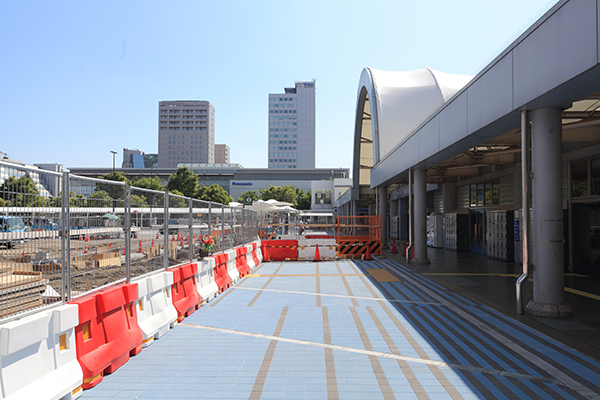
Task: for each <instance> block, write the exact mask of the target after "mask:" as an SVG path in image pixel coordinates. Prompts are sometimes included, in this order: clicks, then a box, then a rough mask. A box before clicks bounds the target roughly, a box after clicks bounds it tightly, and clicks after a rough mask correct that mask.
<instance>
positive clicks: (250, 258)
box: [245, 243, 256, 271]
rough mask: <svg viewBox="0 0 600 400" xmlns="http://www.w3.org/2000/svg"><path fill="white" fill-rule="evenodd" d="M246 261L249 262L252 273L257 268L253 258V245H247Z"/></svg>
mask: <svg viewBox="0 0 600 400" xmlns="http://www.w3.org/2000/svg"><path fill="white" fill-rule="evenodd" d="M245 247H246V251H247V253H246V261H247V262H248V267H249V268H250V271H252V270H253V269H254V268H256V263H255V262H254V257H253V256H252V252H253V250H252V243H250V244H247V245H246V246H245Z"/></svg>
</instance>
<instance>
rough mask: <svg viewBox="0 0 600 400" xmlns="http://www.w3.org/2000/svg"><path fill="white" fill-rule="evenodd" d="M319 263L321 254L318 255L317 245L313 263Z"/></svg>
mask: <svg viewBox="0 0 600 400" xmlns="http://www.w3.org/2000/svg"><path fill="white" fill-rule="evenodd" d="M319 261H321V254H319V244H318V243H317V249H316V250H315V262H319Z"/></svg>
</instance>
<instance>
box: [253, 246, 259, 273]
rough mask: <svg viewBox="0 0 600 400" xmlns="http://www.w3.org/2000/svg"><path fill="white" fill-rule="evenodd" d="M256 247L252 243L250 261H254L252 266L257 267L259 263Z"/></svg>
mask: <svg viewBox="0 0 600 400" xmlns="http://www.w3.org/2000/svg"><path fill="white" fill-rule="evenodd" d="M257 247H258V245H257V244H256V243H252V259H253V260H254V265H255V266H257V267H258V264H260V261H259V260H258V255H256V249H257Z"/></svg>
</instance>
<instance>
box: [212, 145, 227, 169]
mask: <svg viewBox="0 0 600 400" xmlns="http://www.w3.org/2000/svg"><path fill="white" fill-rule="evenodd" d="M230 154H231V153H230V150H229V146H227V145H226V144H215V164H229V161H230V157H229V155H230Z"/></svg>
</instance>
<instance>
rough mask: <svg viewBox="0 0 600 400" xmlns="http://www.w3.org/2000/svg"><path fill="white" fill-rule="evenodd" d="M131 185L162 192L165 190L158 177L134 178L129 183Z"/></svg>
mask: <svg viewBox="0 0 600 400" xmlns="http://www.w3.org/2000/svg"><path fill="white" fill-rule="evenodd" d="M131 186H135V187H139V188H144V189H151V190H156V191H159V192H162V191H164V190H165V187H164V186H163V185H162V184H161V183H160V178H159V177H154V178H149V177H144V178H141V179H136V180H134V181H133V182H132V183H131Z"/></svg>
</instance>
